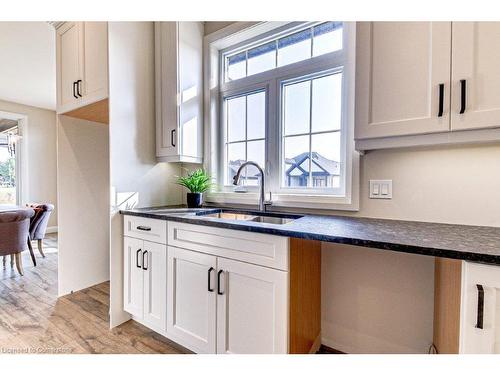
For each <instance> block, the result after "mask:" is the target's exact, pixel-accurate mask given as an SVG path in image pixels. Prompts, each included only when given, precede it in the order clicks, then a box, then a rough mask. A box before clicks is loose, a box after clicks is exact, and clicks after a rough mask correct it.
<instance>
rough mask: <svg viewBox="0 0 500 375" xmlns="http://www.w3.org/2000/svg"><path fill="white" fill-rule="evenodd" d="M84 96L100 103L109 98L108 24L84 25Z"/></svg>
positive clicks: (91, 23) (92, 23) (88, 23)
mask: <svg viewBox="0 0 500 375" xmlns="http://www.w3.org/2000/svg"><path fill="white" fill-rule="evenodd" d="M83 40H84V43H83V45H84V78H83V95H84V96H85V97H86V100H89V101H98V100H101V99H104V98H106V97H107V96H108V23H107V22H85V23H84V37H83Z"/></svg>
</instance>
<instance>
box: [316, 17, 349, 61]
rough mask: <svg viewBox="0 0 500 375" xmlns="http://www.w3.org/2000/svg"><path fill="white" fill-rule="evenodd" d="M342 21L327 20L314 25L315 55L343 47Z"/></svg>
mask: <svg viewBox="0 0 500 375" xmlns="http://www.w3.org/2000/svg"><path fill="white" fill-rule="evenodd" d="M342 31H343V28H342V22H326V23H322V24H321V25H318V26H315V27H314V41H313V56H319V55H323V54H324V53H329V52H334V51H338V50H341V49H342Z"/></svg>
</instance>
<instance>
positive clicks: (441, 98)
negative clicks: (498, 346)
mask: <svg viewBox="0 0 500 375" xmlns="http://www.w3.org/2000/svg"><path fill="white" fill-rule="evenodd" d="M443 110H444V83H440V84H439V109H438V117H442V116H443Z"/></svg>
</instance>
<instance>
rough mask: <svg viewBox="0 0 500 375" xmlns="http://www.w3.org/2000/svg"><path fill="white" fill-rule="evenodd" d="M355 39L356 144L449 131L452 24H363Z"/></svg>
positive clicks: (359, 26)
mask: <svg viewBox="0 0 500 375" xmlns="http://www.w3.org/2000/svg"><path fill="white" fill-rule="evenodd" d="M356 38H357V43H356V44H357V50H356V65H357V69H356V128H355V137H356V139H364V138H377V137H388V136H398V135H409V134H424V133H433V132H443V131H448V130H449V127H450V84H449V82H450V66H451V64H450V53H451V23H450V22H360V23H358V25H357V34H356ZM440 85H443V86H442V90H440V87H441V86H440ZM440 103H442V104H441V106H440ZM440 108H442V113H440V112H441V111H440Z"/></svg>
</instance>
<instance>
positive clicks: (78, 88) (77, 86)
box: [76, 79, 82, 98]
mask: <svg viewBox="0 0 500 375" xmlns="http://www.w3.org/2000/svg"><path fill="white" fill-rule="evenodd" d="M81 82H82V80H81V79H79V80H78V81H76V94H77V95H78V96H79V97H80V98H81V97H82V94H81V93H80V83H81Z"/></svg>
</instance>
